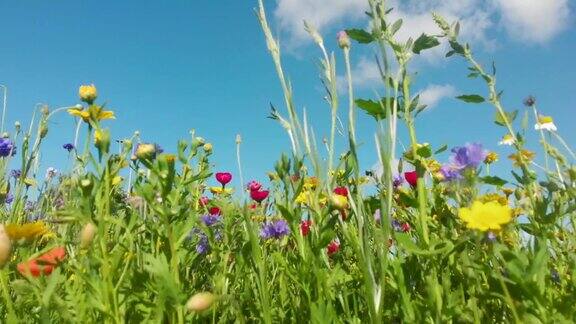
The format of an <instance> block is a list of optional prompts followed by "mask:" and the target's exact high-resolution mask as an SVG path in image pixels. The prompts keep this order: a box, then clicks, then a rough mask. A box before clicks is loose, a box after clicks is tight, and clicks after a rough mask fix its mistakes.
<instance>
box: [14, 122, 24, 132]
mask: <svg viewBox="0 0 576 324" xmlns="http://www.w3.org/2000/svg"><path fill="white" fill-rule="evenodd" d="M14 128H15V129H16V133H18V132H19V131H20V129H21V128H22V125H20V122H19V121H16V122H15V123H14Z"/></svg>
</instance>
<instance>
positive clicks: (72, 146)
mask: <svg viewBox="0 0 576 324" xmlns="http://www.w3.org/2000/svg"><path fill="white" fill-rule="evenodd" d="M62 148H64V149H65V150H66V151H68V152H70V151H72V150H73V149H74V145H73V144H71V143H66V144H64V145H62Z"/></svg>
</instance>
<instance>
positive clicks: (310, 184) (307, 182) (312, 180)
mask: <svg viewBox="0 0 576 324" xmlns="http://www.w3.org/2000/svg"><path fill="white" fill-rule="evenodd" d="M319 183H320V180H318V178H316V177H306V178H305V179H304V188H305V189H307V190H313V189H316V187H317V186H318V184H319Z"/></svg>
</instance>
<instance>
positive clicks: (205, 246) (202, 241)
mask: <svg viewBox="0 0 576 324" xmlns="http://www.w3.org/2000/svg"><path fill="white" fill-rule="evenodd" d="M198 237H199V239H198V243H196V252H198V254H206V253H208V252H209V251H210V242H208V236H206V234H204V233H200V234H198Z"/></svg>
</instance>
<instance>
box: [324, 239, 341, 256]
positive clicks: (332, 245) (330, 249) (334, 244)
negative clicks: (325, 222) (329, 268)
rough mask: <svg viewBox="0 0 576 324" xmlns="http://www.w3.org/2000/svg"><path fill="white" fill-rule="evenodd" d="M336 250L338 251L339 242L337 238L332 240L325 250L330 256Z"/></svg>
mask: <svg viewBox="0 0 576 324" xmlns="http://www.w3.org/2000/svg"><path fill="white" fill-rule="evenodd" d="M338 251H340V242H339V241H338V239H336V240H333V241H332V242H330V244H328V246H327V247H326V252H327V253H328V256H332V255H334V254H335V253H336V252H338Z"/></svg>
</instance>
